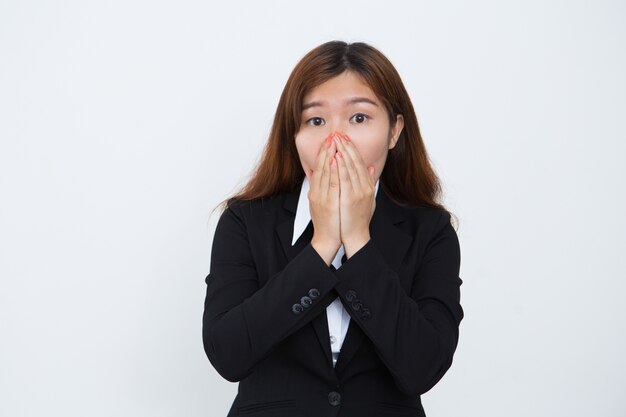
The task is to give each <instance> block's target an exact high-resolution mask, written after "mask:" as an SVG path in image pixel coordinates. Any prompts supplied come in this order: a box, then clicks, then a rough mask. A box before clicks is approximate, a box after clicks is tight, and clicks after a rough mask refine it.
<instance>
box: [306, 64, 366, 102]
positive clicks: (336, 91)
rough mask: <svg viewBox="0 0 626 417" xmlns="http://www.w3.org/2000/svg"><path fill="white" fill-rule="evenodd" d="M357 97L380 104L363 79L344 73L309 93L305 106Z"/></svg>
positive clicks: (347, 72) (350, 73)
mask: <svg viewBox="0 0 626 417" xmlns="http://www.w3.org/2000/svg"><path fill="white" fill-rule="evenodd" d="M356 96H359V97H367V98H369V99H370V100H372V101H374V102H378V99H377V97H376V95H375V94H374V91H372V89H371V88H370V86H369V85H367V83H366V82H365V81H363V79H362V78H361V77H359V76H358V75H357V74H355V73H353V72H351V71H344V72H343V73H341V74H339V75H337V76H335V77H333V78H331V79H329V80H327V81H325V82H323V83H322V84H320V85H318V86H316V87H314V88H312V89H311V90H310V91H309V92H307V94H305V95H304V98H303V102H304V103H303V104H306V103H307V102H310V101H325V100H332V101H334V100H344V99H346V98H348V97H356Z"/></svg>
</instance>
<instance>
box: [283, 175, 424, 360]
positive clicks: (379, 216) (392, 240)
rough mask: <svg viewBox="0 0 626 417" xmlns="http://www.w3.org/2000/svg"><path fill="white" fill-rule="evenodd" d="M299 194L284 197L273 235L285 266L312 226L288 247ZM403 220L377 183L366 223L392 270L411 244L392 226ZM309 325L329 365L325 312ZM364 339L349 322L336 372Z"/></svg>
mask: <svg viewBox="0 0 626 417" xmlns="http://www.w3.org/2000/svg"><path fill="white" fill-rule="evenodd" d="M299 195H300V188H299V187H296V189H295V190H294V191H292V192H289V193H286V194H285V198H284V201H283V208H284V209H285V211H286V212H288V213H286V216H285V220H283V221H281V222H279V224H278V225H277V226H276V233H277V234H278V238H279V240H280V242H281V246H282V248H283V250H284V255H285V258H286V261H287V263H289V262H290V261H291V260H292V259H293V258H295V257H296V256H297V255H298V254H299V253H300V252H301V251H302V249H304V247H305V246H306V245H308V244H309V242H310V241H311V239H312V238H313V231H314V230H313V223H312V222H311V223H309V225H308V226H307V228H306V229H305V231H304V233H303V234H302V236H300V238H299V239H298V240H297V241H296V243H295V245H293V246H291V240H292V237H293V222H294V217H295V212H296V207H297V204H298V197H299ZM404 219H405V211H404V209H403V208H402V207H400V206H398V205H397V204H395V203H394V202H393V201H391V199H390V198H389V197H388V196H387V194H385V192H384V191H383V188H382V184H380V186H379V190H378V194H377V195H376V210H375V211H374V215H373V216H372V220H371V221H370V238H371V240H372V241H373V242H374V244H375V245H376V248H377V249H378V250H379V251H380V252H381V254H382V255H383V257H384V258H385V260H386V261H387V263H388V265H389V267H390V268H391V269H393V270H395V271H397V270H398V268H399V266H400V263H401V262H402V259H404V255H405V254H406V251H407V250H408V248H409V245H410V244H411V242H412V241H413V237H412V236H409V235H408V234H406V233H404V232H403V231H401V230H400V229H398V228H397V227H396V226H395V225H396V224H398V223H401V222H402V221H404ZM336 296H337V293H336V292H334V291H331V292H330V293H329V294H328V295H327V298H328V299H327V300H324V303H325V304H330V303H331V302H332V300H333V299H334V298H335V297H336ZM311 325H312V326H313V329H314V330H315V334H316V335H317V338H318V340H319V342H320V345H321V348H322V351H323V352H324V355H325V356H326V359H327V361H328V363H329V364H330V365H331V366H332V354H331V350H330V336H329V329H328V320H327V316H326V314H325V312H324V313H321V314H319V315H318V316H317V317H316V318H315V319H313V320H312V321H311ZM364 337H365V334H364V333H363V331H362V330H361V329H360V328H359V327H358V325H357V324H355V323H354V320H350V325H349V326H348V331H347V333H346V338H345V340H344V342H343V344H342V346H341V352H340V353H339V358H338V360H337V364H336V366H335V370H336V371H337V372H340V371H341V370H342V369H343V368H344V367H345V366H346V365H347V364H348V362H349V361H350V359H352V358H353V357H354V355H355V353H356V352H357V350H358V348H359V346H360V345H361V343H363V339H364Z"/></svg>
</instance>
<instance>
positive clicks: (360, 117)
mask: <svg viewBox="0 0 626 417" xmlns="http://www.w3.org/2000/svg"><path fill="white" fill-rule="evenodd" d="M369 118H370V117H369V116H368V115H367V114H365V113H357V114H355V115H354V116H352V119H354V121H355V122H357V123H359V124H360V123H363V122H364V121H366V120H367V119H369ZM352 119H351V120H352Z"/></svg>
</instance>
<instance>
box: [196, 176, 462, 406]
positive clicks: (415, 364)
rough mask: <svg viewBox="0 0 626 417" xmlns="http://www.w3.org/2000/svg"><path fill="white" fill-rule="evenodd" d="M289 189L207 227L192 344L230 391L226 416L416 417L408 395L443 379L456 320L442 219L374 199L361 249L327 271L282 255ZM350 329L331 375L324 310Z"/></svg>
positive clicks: (290, 211) (449, 240)
mask: <svg viewBox="0 0 626 417" xmlns="http://www.w3.org/2000/svg"><path fill="white" fill-rule="evenodd" d="M299 193H300V188H299V187H297V188H296V189H295V190H294V191H293V192H290V193H284V194H279V195H276V196H273V197H268V198H264V199H260V200H255V201H247V202H242V201H239V202H236V203H234V204H233V205H231V207H230V208H228V209H227V210H225V211H224V212H223V213H222V215H221V217H220V219H219V221H218V224H217V227H216V230H215V235H214V240H213V246H212V250H211V266H210V273H209V274H208V276H207V277H206V283H207V292H206V300H205V305H204V315H203V329H202V337H203V342H204V349H205V352H206V354H207V356H208V358H209V360H210V362H211V364H212V365H213V366H214V367H215V369H216V370H217V372H218V373H219V374H220V375H221V376H223V377H224V378H225V379H227V380H228V381H232V382H235V381H239V387H238V394H237V396H236V398H235V400H234V402H233V404H232V407H231V409H230V412H229V414H228V416H229V417H231V416H238V415H245V416H264V417H270V416H289V417H297V416H301V417H305V416H306V417H308V416H311V417H323V416H359V417H365V416H424V415H425V414H424V410H423V408H422V404H421V400H420V395H421V394H423V393H425V392H427V391H428V390H430V389H431V388H432V387H433V386H434V385H435V384H436V383H437V382H438V381H439V380H440V379H441V378H442V376H443V375H444V374H445V373H446V371H447V370H448V368H449V367H450V365H451V364H452V358H453V355H454V351H455V349H456V346H457V342H458V337H459V333H458V332H459V324H460V322H461V320H462V318H463V315H464V314H463V309H462V308H461V305H460V286H461V284H462V280H461V278H460V277H459V268H460V248H459V241H458V238H457V234H456V232H455V230H454V228H453V227H452V225H451V223H450V215H449V214H448V213H447V212H445V211H441V210H437V209H434V208H427V207H419V208H415V207H414V208H403V207H400V206H399V205H397V204H395V203H394V202H393V201H392V200H391V199H390V198H389V197H388V196H387V195H386V194H385V192H384V191H383V189H382V187H381V188H380V189H379V191H378V194H377V195H376V210H375V212H374V215H373V217H372V220H371V222H370V236H371V239H370V240H369V241H368V243H367V244H366V245H365V246H363V247H362V248H361V249H360V250H359V251H358V252H356V253H355V254H354V255H353V256H352V257H351V258H350V259H348V260H347V261H346V262H345V263H344V264H343V265H342V266H341V268H339V269H338V270H333V269H332V268H330V267H329V266H327V265H326V263H325V262H324V260H323V259H322V258H321V257H320V256H319V254H318V253H317V252H316V251H315V249H314V248H313V246H311V243H310V242H311V239H312V237H313V225H312V223H309V225H308V227H307V229H306V230H305V232H304V233H303V235H302V236H300V238H299V240H298V241H297V242H296V244H295V246H291V240H292V236H293V225H294V217H295V211H296V206H297V201H298V197H299ZM337 296H339V297H340V298H341V302H342V303H343V305H344V307H345V308H346V310H347V311H348V312H349V313H350V316H351V320H350V325H349V327H348V331H347V334H346V337H345V340H344V342H343V345H342V349H341V353H340V354H339V358H338V360H337V364H336V367H333V366H332V359H331V358H332V356H331V349H330V340H329V331H328V322H327V316H326V307H327V306H328V305H329V304H330V303H331V302H332V301H333V300H334V299H335V298H336V297H337Z"/></svg>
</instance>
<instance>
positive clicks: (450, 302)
mask: <svg viewBox="0 0 626 417" xmlns="http://www.w3.org/2000/svg"><path fill="white" fill-rule="evenodd" d="M460 261H461V255H460V247H459V241H458V237H457V234H456V232H455V230H454V228H453V227H452V225H451V224H450V214H449V213H447V212H442V214H441V216H440V217H439V219H438V221H437V222H436V226H435V228H434V232H433V234H432V237H431V238H430V240H429V242H427V244H426V248H425V252H424V257H423V259H422V261H421V264H420V266H419V269H418V270H417V271H415V275H414V278H413V283H412V287H411V291H410V293H409V294H407V292H406V290H405V289H404V288H403V287H402V286H401V283H400V280H399V278H398V275H397V273H396V272H395V271H394V270H392V269H390V268H389V266H388V264H387V263H386V260H385V259H384V258H383V256H382V254H381V252H380V251H379V250H378V248H377V247H376V245H375V244H374V242H373V241H372V240H370V241H368V242H367V244H365V246H363V247H362V248H361V249H359V251H357V252H356V253H355V254H353V256H352V257H351V258H350V259H348V260H347V262H345V263H344V264H343V265H342V266H341V268H339V269H338V270H337V271H335V272H334V274H335V275H337V276H338V277H339V280H340V282H339V284H338V285H337V287H336V290H337V291H338V292H339V294H340V297H341V300H342V303H343V304H344V306H345V308H346V310H347V311H348V312H349V313H350V316H351V318H352V319H353V320H354V321H355V322H356V323H357V324H358V325H359V327H361V329H362V330H363V332H364V333H365V335H366V336H367V337H368V338H369V339H370V340H371V341H372V343H373V344H374V346H375V349H376V351H377V353H378V355H379V357H380V358H381V360H382V362H383V363H384V364H385V366H386V367H387V368H388V370H389V371H390V373H391V375H392V376H393V379H394V381H395V382H396V385H397V387H398V389H400V390H401V391H402V392H404V393H406V394H409V395H421V394H423V393H425V392H427V391H428V390H430V389H431V388H432V387H433V386H434V385H435V384H436V383H437V382H438V381H439V380H440V379H441V378H442V377H443V375H444V374H445V373H446V371H447V370H448V368H449V367H450V366H451V364H452V357H453V354H454V351H455V350H456V346H457V342H458V338H459V324H460V322H461V320H462V319H463V309H462V308H461V305H460V286H461V284H462V282H463V281H462V280H461V278H460V277H459V269H460ZM364 312H365V314H364Z"/></svg>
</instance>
